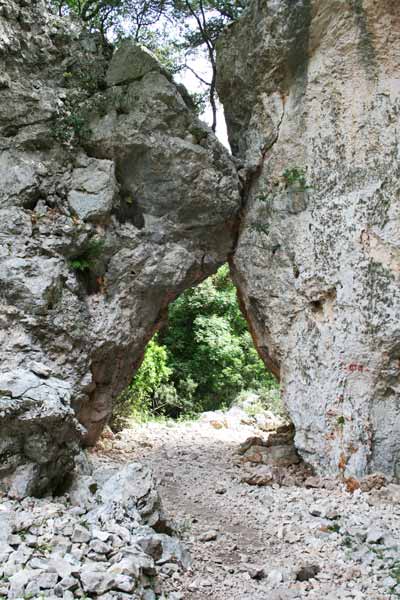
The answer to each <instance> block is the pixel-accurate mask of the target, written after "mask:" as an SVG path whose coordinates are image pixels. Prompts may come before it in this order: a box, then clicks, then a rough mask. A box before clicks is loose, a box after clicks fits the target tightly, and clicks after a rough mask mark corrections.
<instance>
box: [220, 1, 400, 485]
mask: <svg viewBox="0 0 400 600" xmlns="http://www.w3.org/2000/svg"><path fill="white" fill-rule="evenodd" d="M399 33H400V20H399V11H398V4H397V2H394V1H393V0H382V1H380V2H376V1H374V0H359V1H358V0H357V1H355V0H354V1H349V2H344V1H342V0H298V1H297V2H293V1H289V0H265V1H262V2H261V1H254V2H252V3H251V7H250V10H249V11H248V12H247V14H246V15H245V16H244V17H243V18H242V19H241V20H240V21H239V22H237V23H235V24H234V25H232V26H231V27H230V28H229V29H228V31H227V32H226V34H225V35H224V36H223V38H222V40H221V42H220V46H219V80H218V88H219V94H220V97H221V99H222V101H223V103H224V107H225V114H226V117H227V121H228V129H229V134H230V140H231V144H232V149H233V152H234V154H235V155H236V156H237V157H238V158H240V159H241V160H242V163H243V170H242V172H241V175H242V178H243V179H244V181H245V182H246V187H247V205H246V211H245V216H244V221H243V224H242V228H241V233H240V239H239V243H238V247H237V251H236V253H235V255H234V258H233V261H232V267H233V273H234V278H235V281H236V283H237V285H238V287H239V289H240V293H241V297H242V301H243V305H244V308H245V311H246V313H247V315H248V318H249V320H250V322H251V324H252V328H253V332H254V337H255V339H256V341H257V344H258V347H259V349H260V352H261V354H263V356H264V359H265V361H266V363H267V364H268V365H269V366H270V367H271V368H272V369H273V370H274V371H275V372H277V373H279V372H280V377H281V381H282V389H283V394H284V399H285V402H286V404H287V407H288V409H289V412H290V415H291V417H292V419H293V422H294V424H295V427H296V445H297V447H298V449H299V451H300V453H301V454H302V456H303V457H304V458H305V459H306V460H307V461H309V462H310V463H311V464H312V465H314V466H315V467H316V468H317V469H319V470H320V471H325V470H328V471H331V472H335V471H337V470H342V471H344V472H345V473H346V474H352V475H361V474H363V473H366V472H373V471H375V470H379V471H384V472H385V473H387V474H390V475H394V476H396V477H397V478H399V477H400V436H399V433H400V395H399V394H400V362H399V359H400V355H399V348H400V329H399V316H400V286H399V273H400V214H399V173H400V171H399V134H400V131H399V118H398V115H399V110H400V76H399V73H400V53H399V47H398V39H399Z"/></svg>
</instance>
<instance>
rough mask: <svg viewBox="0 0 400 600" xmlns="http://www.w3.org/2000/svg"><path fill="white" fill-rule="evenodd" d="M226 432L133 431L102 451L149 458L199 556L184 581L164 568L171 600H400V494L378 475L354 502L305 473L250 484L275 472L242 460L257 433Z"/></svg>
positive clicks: (153, 426) (159, 427) (339, 487)
mask: <svg viewBox="0 0 400 600" xmlns="http://www.w3.org/2000/svg"><path fill="white" fill-rule="evenodd" d="M217 426H218V427H220V428H215V427H214V426H212V425H211V423H210V422H207V421H205V420H203V421H197V422H190V423H181V424H173V425H171V424H160V423H150V424H146V425H141V426H138V425H135V426H132V428H130V429H126V430H124V431H122V432H121V433H119V434H118V435H117V436H116V437H115V438H112V436H111V435H110V437H109V438H108V439H105V438H103V440H102V443H101V444H100V445H99V446H98V448H97V449H96V454H97V457H96V460H99V461H100V462H113V463H115V462H117V463H126V462H130V461H139V462H141V463H144V464H146V465H148V466H150V467H151V468H152V469H153V471H154V474H155V476H156V477H157V478H158V480H159V491H160V494H161V497H162V501H163V505H164V508H165V511H166V513H167V515H169V516H170V517H171V518H172V519H173V521H174V522H175V523H176V524H177V528H178V530H179V531H180V533H181V535H182V538H183V540H184V542H185V544H186V547H187V548H188V550H189V551H190V553H191V557H192V566H191V569H189V570H188V571H186V572H185V573H182V572H180V571H179V570H178V568H177V567H176V566H173V565H171V568H170V569H169V568H168V565H167V566H166V568H165V570H164V573H163V583H162V587H163V591H164V593H165V594H166V595H167V597H170V598H171V599H172V598H173V599H176V600H179V599H182V600H183V599H188V600H205V599H207V598H212V600H267V599H268V600H286V599H293V600H294V599H300V598H309V599H315V600H317V599H318V600H321V598H326V599H327V600H339V599H342V598H343V599H344V598H349V599H350V598H353V599H356V600H361V599H368V600H387V599H392V598H393V599H394V598H400V553H399V540H400V486H397V485H394V484H389V485H388V486H385V487H381V483H380V481H379V477H378V478H374V477H371V478H369V479H368V478H367V480H366V483H365V484H364V486H363V489H365V490H367V491H361V489H356V490H355V491H354V492H353V493H350V492H348V491H347V490H346V489H345V486H344V485H343V484H342V483H340V482H338V481H337V480H333V479H329V478H326V479H321V478H316V477H309V476H308V474H307V472H304V467H302V466H297V467H290V468H289V471H290V470H291V473H289V474H287V473H286V475H287V476H286V480H285V479H284V481H283V485H279V483H273V484H272V485H267V486H251V485H249V484H248V483H245V482H244V480H251V477H252V476H254V475H256V474H257V473H258V474H259V473H260V472H261V473H262V468H264V469H265V468H266V467H260V466H259V465H250V464H249V463H243V462H241V457H240V456H239V455H238V452H237V451H238V447H239V445H240V444H241V443H243V442H244V441H245V440H246V438H248V437H249V436H251V435H254V433H255V430H254V428H253V427H251V426H247V425H243V424H239V425H237V426H231V427H221V424H217ZM260 469H261V470H260ZM294 469H295V470H294ZM249 478H250V479H249ZM253 479H254V477H253ZM258 481H262V477H261V478H259V479H258ZM316 486H318V487H316ZM368 487H371V488H374V489H372V490H370V491H368ZM376 488H381V489H376Z"/></svg>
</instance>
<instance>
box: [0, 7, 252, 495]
mask: <svg viewBox="0 0 400 600" xmlns="http://www.w3.org/2000/svg"><path fill="white" fill-rule="evenodd" d="M110 54H111V52H110V50H109V49H107V48H105V49H104V48H102V47H101V45H100V43H99V41H98V40H97V39H96V38H95V37H93V36H92V37H88V36H87V35H84V34H82V33H81V32H80V31H79V30H78V29H77V28H75V27H74V26H73V25H71V24H70V23H68V22H65V20H63V19H59V18H57V17H54V16H51V15H49V14H48V12H47V11H46V8H45V4H44V2H42V0H35V1H33V0H32V1H31V2H26V0H19V1H16V0H7V1H4V0H0V478H2V482H3V483H2V485H3V487H4V486H5V487H7V488H9V489H13V486H14V489H15V490H16V493H17V495H19V496H24V495H26V494H40V493H42V492H44V491H45V490H47V489H51V488H55V487H56V486H57V485H58V484H59V483H60V480H62V479H63V478H64V476H65V474H66V473H68V472H69V471H71V469H72V468H73V465H74V455H75V454H76V453H77V451H78V448H79V446H80V445H81V444H82V443H86V444H92V443H94V442H95V441H96V439H97V437H98V435H99V434H100V432H101V430H102V428H103V426H104V424H105V423H106V422H107V420H108V418H109V416H110V413H111V410H112V402H113V399H114V398H115V397H116V396H117V395H118V394H119V392H120V391H121V390H122V389H123V388H124V387H125V386H126V384H127V383H128V382H129V380H130V378H131V377H132V374H133V372H134V369H135V367H137V366H138V364H139V363H140V360H141V357H142V354H143V351H144V348H145V345H146V343H147V342H148V340H149V339H150V337H151V336H152V334H153V333H154V332H155V331H156V330H157V328H158V327H159V326H160V324H161V323H162V321H163V319H164V316H165V312H166V308H167V306H168V303H169V302H170V301H171V300H173V299H174V298H175V297H176V296H177V295H178V294H179V293H180V292H181V291H182V290H184V289H185V288H187V287H189V286H191V285H193V284H195V283H197V282H199V281H201V280H202V279H203V278H205V277H207V276H208V275H209V274H211V273H212V272H214V271H215V270H216V269H217V268H218V267H219V265H220V264H222V263H223V262H224V261H225V260H226V256H227V254H228V253H229V252H231V251H232V247H233V244H234V236H235V223H236V214H237V211H238V208H239V204H240V198H239V193H238V179H237V174H236V170H235V167H234V165H233V163H232V161H231V159H230V158H229V156H228V154H227V152H226V151H225V149H224V148H222V147H221V145H220V144H219V143H218V142H217V140H216V139H215V137H214V136H213V135H212V133H211V132H210V130H209V129H208V128H207V127H206V126H205V125H204V124H202V123H201V122H200V121H199V120H198V119H197V118H196V116H195V115H194V112H193V110H192V108H191V106H190V99H189V98H188V96H187V92H186V91H185V90H184V89H182V88H181V87H179V86H177V85H176V84H175V83H174V82H173V81H172V79H171V77H170V76H169V75H168V74H167V73H166V72H165V71H164V70H163V68H162V67H161V66H160V65H159V64H158V63H157V61H156V60H155V59H154V57H152V56H151V55H149V54H148V53H147V52H145V51H143V50H142V49H140V48H138V47H136V46H134V45H131V44H129V43H128V44H126V45H125V46H122V48H121V49H120V50H119V51H118V52H116V53H115V54H114V56H112V57H111V56H110Z"/></svg>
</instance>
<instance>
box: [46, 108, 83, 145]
mask: <svg viewBox="0 0 400 600" xmlns="http://www.w3.org/2000/svg"><path fill="white" fill-rule="evenodd" d="M51 133H52V136H53V137H54V139H55V140H57V141H59V142H61V143H62V144H66V145H68V146H69V145H71V146H72V145H74V144H76V143H79V142H80V141H82V140H84V139H87V138H88V137H89V135H90V129H89V127H88V126H87V123H86V120H85V118H84V116H83V115H82V114H79V113H74V112H66V111H65V112H63V113H61V114H60V115H59V116H58V117H57V118H56V120H55V121H54V123H53V125H52V128H51Z"/></svg>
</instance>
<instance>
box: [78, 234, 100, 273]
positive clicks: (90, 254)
mask: <svg viewBox="0 0 400 600" xmlns="http://www.w3.org/2000/svg"><path fill="white" fill-rule="evenodd" d="M103 249H104V242H103V240H100V239H96V238H92V239H91V240H90V242H89V243H88V245H87V247H86V248H85V250H84V251H83V252H82V254H80V255H79V256H76V257H75V258H71V260H70V261H69V264H70V265H71V267H72V268H73V269H74V271H80V272H82V273H83V272H86V271H90V269H92V268H93V266H94V264H95V262H96V259H97V258H98V257H99V256H100V255H101V253H102V252H103Z"/></svg>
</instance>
